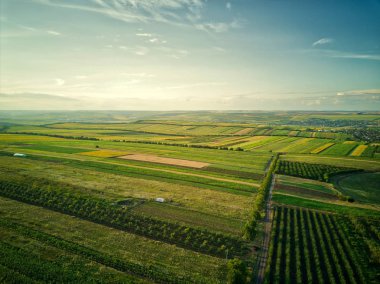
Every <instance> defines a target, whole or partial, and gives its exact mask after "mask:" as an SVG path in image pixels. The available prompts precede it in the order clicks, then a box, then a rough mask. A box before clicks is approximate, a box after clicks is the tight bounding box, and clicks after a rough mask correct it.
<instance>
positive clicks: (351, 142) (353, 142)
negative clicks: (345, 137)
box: [343, 141, 356, 144]
mask: <svg viewBox="0 0 380 284" xmlns="http://www.w3.org/2000/svg"><path fill="white" fill-rule="evenodd" d="M355 143H356V142H355V141H344V142H343V144H355Z"/></svg>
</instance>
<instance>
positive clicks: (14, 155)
mask: <svg viewBox="0 0 380 284" xmlns="http://www.w3.org/2000/svg"><path fill="white" fill-rule="evenodd" d="M13 157H26V155H25V154H21V153H14V154H13Z"/></svg>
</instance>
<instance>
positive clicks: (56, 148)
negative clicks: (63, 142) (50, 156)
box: [27, 144, 88, 154]
mask: <svg viewBox="0 0 380 284" xmlns="http://www.w3.org/2000/svg"><path fill="white" fill-rule="evenodd" d="M27 149H32V150H38V151H45V152H55V153H66V154H76V153H81V152H84V151H88V149H85V148H73V147H62V146H55V145H49V144H31V145H30V146H27Z"/></svg>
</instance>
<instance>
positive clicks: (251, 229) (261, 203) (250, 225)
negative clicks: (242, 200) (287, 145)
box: [244, 154, 279, 240]
mask: <svg viewBox="0 0 380 284" xmlns="http://www.w3.org/2000/svg"><path fill="white" fill-rule="evenodd" d="M278 159H279V155H278V154H277V155H276V156H275V157H273V160H272V161H271V162H270V165H269V168H268V172H267V173H266V175H265V177H264V180H263V182H262V184H261V186H260V188H259V190H258V193H257V195H256V198H255V201H254V202H253V204H252V208H251V212H250V215H249V217H248V220H247V222H246V224H245V226H244V237H245V238H246V239H248V240H254V238H255V236H256V230H257V224H258V223H259V221H260V219H261V214H262V213H263V212H262V211H263V210H264V209H265V205H266V202H267V198H268V194H269V190H270V187H271V186H272V179H273V175H274V171H275V169H276V166H277V161H278Z"/></svg>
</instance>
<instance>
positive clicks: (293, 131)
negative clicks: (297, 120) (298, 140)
mask: <svg viewBox="0 0 380 284" xmlns="http://www.w3.org/2000/svg"><path fill="white" fill-rule="evenodd" d="M298 132H299V131H298V130H292V131H290V132H289V134H288V136H297V134H298Z"/></svg>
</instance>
